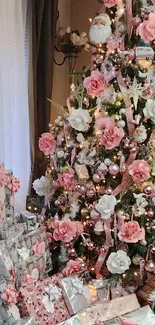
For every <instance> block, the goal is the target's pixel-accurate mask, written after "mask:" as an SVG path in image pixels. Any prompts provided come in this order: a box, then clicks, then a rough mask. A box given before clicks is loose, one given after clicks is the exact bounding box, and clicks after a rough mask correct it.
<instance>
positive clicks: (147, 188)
mask: <svg viewBox="0 0 155 325" xmlns="http://www.w3.org/2000/svg"><path fill="white" fill-rule="evenodd" d="M144 193H146V194H147V195H150V194H151V193H152V187H151V186H149V185H148V186H146V187H145V188H144Z"/></svg>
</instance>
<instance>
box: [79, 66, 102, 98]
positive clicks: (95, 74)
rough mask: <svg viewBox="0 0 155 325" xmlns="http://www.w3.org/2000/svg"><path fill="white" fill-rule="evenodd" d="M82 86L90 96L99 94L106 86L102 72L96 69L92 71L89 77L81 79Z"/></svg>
mask: <svg viewBox="0 0 155 325" xmlns="http://www.w3.org/2000/svg"><path fill="white" fill-rule="evenodd" d="M83 86H84V88H86V89H87V93H88V95H90V96H96V97H97V96H101V95H102V94H103V92H104V90H105V89H106V88H107V85H106V82H105V79H104V75H103V73H101V72H99V71H98V70H95V71H92V72H91V75H90V77H87V78H85V79H84V81H83Z"/></svg>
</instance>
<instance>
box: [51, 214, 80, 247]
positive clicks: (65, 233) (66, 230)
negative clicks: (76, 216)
mask: <svg viewBox="0 0 155 325" xmlns="http://www.w3.org/2000/svg"><path fill="white" fill-rule="evenodd" d="M76 233H77V225H76V222H74V221H71V220H70V219H68V218H65V219H63V220H55V222H54V232H53V238H54V240H56V241H58V240H61V241H62V242H64V243H69V242H70V241H72V240H73V238H74V236H76Z"/></svg>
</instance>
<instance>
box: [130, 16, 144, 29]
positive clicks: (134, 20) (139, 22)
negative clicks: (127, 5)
mask: <svg viewBox="0 0 155 325" xmlns="http://www.w3.org/2000/svg"><path fill="white" fill-rule="evenodd" d="M141 22H142V21H141V18H140V17H138V16H136V17H134V18H133V20H132V23H133V26H134V27H135V28H137V27H138V26H139V25H140V24H141Z"/></svg>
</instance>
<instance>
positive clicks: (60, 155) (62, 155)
mask: <svg viewBox="0 0 155 325" xmlns="http://www.w3.org/2000/svg"><path fill="white" fill-rule="evenodd" d="M64 154H65V153H64V151H63V150H59V151H58V152H57V157H58V158H63V157H64Z"/></svg>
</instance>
